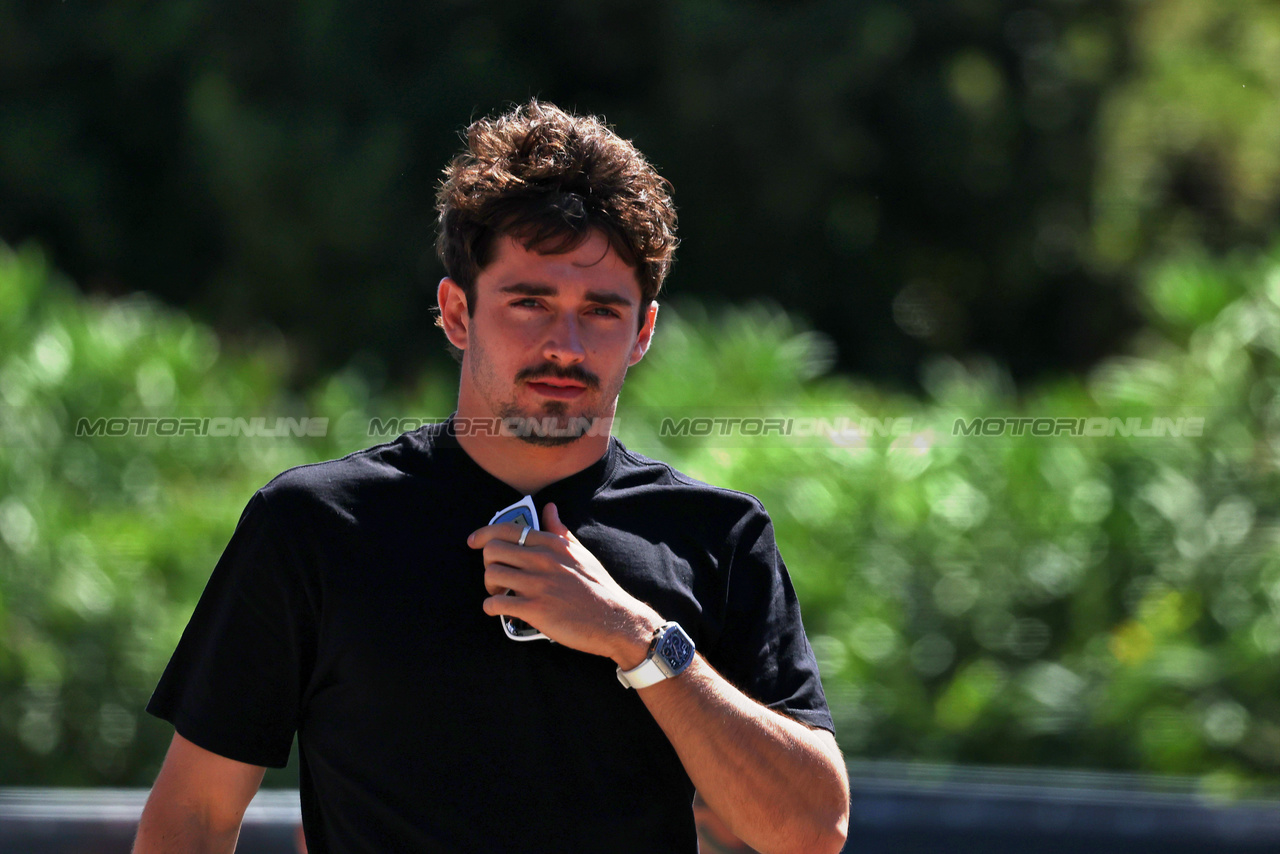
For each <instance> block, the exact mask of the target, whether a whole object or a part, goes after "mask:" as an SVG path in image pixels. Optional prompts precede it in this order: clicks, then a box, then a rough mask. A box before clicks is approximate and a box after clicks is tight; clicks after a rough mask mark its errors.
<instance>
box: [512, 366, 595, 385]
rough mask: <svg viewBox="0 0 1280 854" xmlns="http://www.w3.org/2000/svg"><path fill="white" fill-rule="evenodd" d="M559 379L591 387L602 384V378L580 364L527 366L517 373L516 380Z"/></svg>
mask: <svg viewBox="0 0 1280 854" xmlns="http://www.w3.org/2000/svg"><path fill="white" fill-rule="evenodd" d="M545 379H557V380H570V381H572V382H577V383H582V384H583V385H584V386H586V387H587V388H590V389H594V388H598V387H599V386H600V378H599V377H597V376H596V375H595V374H593V373H590V372H589V371H587V370H586V369H585V368H582V367H581V366H579V365H570V366H569V367H566V368H560V367H557V366H555V365H543V366H542V367H539V368H525V369H524V370H523V371H521V372H520V373H518V374H516V381H517V382H520V381H524V382H537V381H538V380H545Z"/></svg>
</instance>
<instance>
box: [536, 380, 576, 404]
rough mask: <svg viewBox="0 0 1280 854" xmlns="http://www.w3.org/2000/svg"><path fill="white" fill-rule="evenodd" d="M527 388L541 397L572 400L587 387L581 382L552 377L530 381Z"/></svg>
mask: <svg viewBox="0 0 1280 854" xmlns="http://www.w3.org/2000/svg"><path fill="white" fill-rule="evenodd" d="M529 388H531V389H533V390H534V392H536V393H537V394H540V395H542V396H543V397H550V398H553V399H555V400H573V399H574V398H576V397H578V396H579V395H581V394H583V393H585V392H586V390H587V387H586V386H585V385H583V384H582V383H575V382H572V381H570V380H560V379H553V378H548V379H545V380H536V381H531V382H530V383H529Z"/></svg>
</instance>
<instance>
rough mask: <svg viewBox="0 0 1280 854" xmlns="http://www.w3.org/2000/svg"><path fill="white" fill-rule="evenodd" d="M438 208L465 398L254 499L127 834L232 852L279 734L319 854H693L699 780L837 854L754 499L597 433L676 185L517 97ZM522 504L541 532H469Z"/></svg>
mask: <svg viewBox="0 0 1280 854" xmlns="http://www.w3.org/2000/svg"><path fill="white" fill-rule="evenodd" d="M439 208H440V220H441V235H440V240H439V250H440V255H441V258H442V260H443V261H444V264H445V268H446V270H447V272H448V274H449V275H448V277H447V278H445V279H444V280H443V281H441V283H440V286H439V290H438V298H439V308H440V317H439V321H438V322H439V325H440V326H441V327H442V328H443V330H444V332H445V335H446V336H447V338H448V340H449V342H450V344H451V346H452V348H454V350H455V353H456V354H458V355H460V359H461V381H460V385H459V392H458V407H457V411H456V412H455V413H454V415H453V416H451V417H450V419H449V420H448V421H447V422H445V423H443V424H435V425H428V426H427V427H424V428H422V429H421V430H418V431H414V432H413V433H408V434H405V435H403V436H401V437H400V438H399V439H398V440H396V441H395V442H391V443H388V444H386V445H381V446H378V447H375V448H370V449H368V450H366V451H361V452H358V453H355V454H352V455H350V456H348V457H345V458H343V459H342V460H337V461H332V462H328V463H321V464H317V465H311V466H303V467H301V468H298V469H293V470H290V471H288V472H285V473H284V474H283V475H281V476H280V477H278V478H276V479H275V480H273V481H272V482H271V483H270V484H268V485H267V486H266V487H264V488H263V489H262V490H260V491H259V492H258V493H257V494H256V495H255V496H254V497H253V500H252V501H250V503H249V505H248V507H247V508H246V509H245V512H244V515H243V516H242V517H241V520H240V523H239V525H238V526H237V528H236V532H235V534H234V536H233V537H232V540H231V542H230V544H229V545H228V546H227V550H226V552H225V553H224V554H223V557H222V559H221V560H220V561H219V563H218V566H217V568H216V569H215V570H214V573H213V576H212V578H211V579H210V582H209V585H208V587H207V588H206V590H205V593H204V595H203V596H202V598H201V601H200V604H199V605H198V607H197V609H196V611H195V613H194V615H193V616H192V619H191V623H190V625H189V626H188V627H187V630H186V632H185V633H184V635H183V639H182V641H181V643H180V644H179V646H178V649H177V651H176V652H175V653H174V657H173V660H172V661H171V662H170V664H169V667H168V668H167V669H166V672H165V674H164V676H163V678H162V679H161V682H160V684H159V686H158V687H157V689H156V693H155V696H153V698H152V701H151V703H150V705H149V706H148V710H149V711H150V712H152V713H153V714H156V715H158V716H160V717H163V718H165V719H166V720H169V721H171V722H172V723H173V724H174V726H175V728H176V730H177V732H176V733H175V735H174V739H173V743H172V745H171V747H170V749H169V753H168V755H167V757H166V759H165V763H164V766H163V767H162V768H161V771H160V775H159V777H158V778H157V780H156V784H155V786H154V788H153V790H152V794H151V797H150V799H149V800H148V802H147V806H146V810H145V812H144V814H143V817H142V821H141V823H140V826H139V833H138V841H137V845H136V847H135V851H136V852H139V854H150V852H155V851H184V852H189V851H229V850H232V848H233V847H234V844H235V840H236V837H237V834H238V831H239V826H240V822H241V819H242V817H243V813H244V810H245V807H246V806H247V804H248V802H249V800H250V799H251V798H252V796H253V794H254V792H255V791H256V789H257V787H258V784H259V783H260V781H261V779H262V774H263V770H264V767H265V766H274V767H278V766H282V765H284V764H285V762H286V760H287V758H288V754H289V749H290V746H291V743H292V739H293V736H294V733H295V732H296V733H297V738H298V745H299V757H300V773H301V797H302V810H303V823H304V826H305V828H306V838H307V843H308V846H309V848H310V850H311V851H312V852H313V854H319V852H327V851H343V852H346V851H451V852H452V851H458V852H472V851H510V850H520V851H527V852H553V851H555V852H560V851H563V852H585V851H600V852H611V854H613V852H629V851H635V852H668V851H673V852H675V851H679V852H693V851H695V850H696V839H695V833H694V826H693V819H692V811H691V809H690V804H691V801H692V798H693V795H694V790H695V788H696V790H697V793H698V795H699V796H700V798H701V799H703V800H705V802H706V804H707V805H708V806H709V807H710V809H712V810H714V811H715V813H716V814H717V815H718V816H719V817H720V818H721V819H723V821H724V823H725V824H726V825H727V826H728V827H729V828H730V829H731V830H732V831H733V832H734V833H736V834H737V835H739V836H740V837H742V839H743V840H744V841H746V842H747V843H749V844H750V845H752V846H754V847H755V848H756V849H758V850H760V851H762V852H806V854H812V852H834V851H838V850H840V849H841V847H842V845H843V842H844V837H845V833H846V828H847V823H848V797H849V794H848V781H847V779H846V777H845V771H844V767H843V762H842V759H841V756H840V751H839V749H838V748H837V747H836V743H835V739H834V737H833V736H832V734H831V717H830V713H829V712H828V710H827V707H826V702H825V699H824V698H823V695H822V688H821V684H820V682H819V680H818V673H817V667H816V664H815V663H814V659H813V653H812V650H811V649H810V647H809V644H808V642H807V640H806V639H805V636H804V632H803V628H802V627H801V625H800V620H799V609H798V607H797V605H796V602H795V596H794V593H793V591H792V588H791V585H790V581H789V580H788V578H787V574H786V569H785V567H784V566H783V564H782V560H781V558H780V557H779V555H778V552H777V548H776V546H775V544H774V537H773V528H772V525H771V523H770V521H769V518H768V516H767V514H766V513H765V512H764V510H763V508H762V507H761V506H760V504H759V502H758V501H756V500H755V499H754V498H753V497H751V496H749V495H745V494H742V493H737V492H732V491H730V490H725V489H718V488H715V487H711V486H708V485H706V484H701V483H698V482H697V481H693V480H691V479H689V478H687V477H685V476H684V475H682V474H680V473H679V472H676V471H674V470H673V469H671V468H670V467H669V466H666V465H665V464H663V463H660V462H657V461H654V460H649V459H646V458H644V457H641V456H639V455H636V454H633V453H631V452H630V451H628V450H627V449H626V448H624V447H623V446H622V445H621V444H620V443H618V442H617V440H615V439H612V438H611V437H610V434H609V431H608V429H607V428H608V426H609V425H610V424H611V422H612V418H613V415H614V411H615V407H616V405H617V398H618V394H619V391H620V390H621V388H622V384H623V380H624V378H625V376H626V372H627V369H628V368H629V367H630V366H631V365H634V364H635V363H636V362H638V361H639V360H640V359H641V358H642V357H643V356H644V354H645V351H646V350H647V349H648V347H649V344H650V341H651V340H652V336H653V330H654V322H655V319H656V316H657V304H656V302H654V297H655V296H656V294H657V292H658V289H659V288H660V287H661V284H662V280H663V278H664V277H665V275H666V272H667V269H668V267H669V265H670V260H671V255H672V252H673V251H674V248H675V242H676V241H675V235H674V226H675V215H674V209H673V208H672V205H671V201H670V197H669V194H668V193H667V191H666V186H665V182H664V181H663V180H662V179H661V178H660V177H659V176H658V175H657V173H656V172H655V171H654V170H653V169H652V167H651V166H650V165H649V164H648V163H647V162H645V160H644V159H643V157H642V156H641V155H640V154H639V152H637V151H636V150H635V148H634V147H632V146H631V145H630V144H629V143H627V142H625V141H623V140H621V139H619V138H618V137H617V136H616V135H614V134H613V133H612V132H611V131H610V130H608V129H607V128H606V127H605V126H604V125H603V124H602V123H601V122H599V121H598V120H597V119H594V118H583V117H576V116H572V115H569V114H566V113H564V112H562V111H560V110H558V109H556V108H555V107H552V106H550V105H547V104H539V103H537V102H536V101H535V102H531V103H530V104H528V105H526V106H524V107H522V108H519V109H517V110H514V111H512V112H511V113H509V114H507V115H505V116H502V117H499V118H497V119H485V120H481V121H478V122H476V123H475V124H473V125H472V126H471V128H470V129H469V131H468V151H467V152H466V153H464V154H462V155H460V156H459V157H457V158H456V159H455V160H454V161H453V163H452V164H451V165H450V167H449V169H448V170H447V180H446V181H445V182H444V184H443V187H442V189H441V191H440V198H439ZM525 495H528V496H531V497H532V500H533V504H534V506H535V507H536V511H537V513H538V514H539V516H540V525H539V526H538V528H539V529H538V530H533V529H530V528H528V527H521V526H520V525H517V524H515V523H512V522H499V523H496V524H487V523H488V522H489V520H490V519H491V518H492V517H493V516H494V514H495V513H497V512H498V511H499V510H502V509H503V508H505V507H507V506H509V505H512V504H515V503H517V502H518V501H520V500H521V497H522V496H525ZM522 634H526V635H527V634H533V635H534V636H533V638H532V639H526V640H525V641H524V642H516V638H517V637H520V636H521V635H522ZM620 683H621V684H620Z"/></svg>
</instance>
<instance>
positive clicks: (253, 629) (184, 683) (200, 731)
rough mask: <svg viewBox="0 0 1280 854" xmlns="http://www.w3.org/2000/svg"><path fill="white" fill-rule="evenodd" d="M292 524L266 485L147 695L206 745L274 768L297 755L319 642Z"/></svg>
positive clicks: (153, 710)
mask: <svg viewBox="0 0 1280 854" xmlns="http://www.w3.org/2000/svg"><path fill="white" fill-rule="evenodd" d="M288 533H290V532H288V531H287V530H284V527H283V526H282V525H281V523H280V521H279V519H278V517H277V516H276V515H275V514H273V512H272V508H271V507H270V506H269V505H268V501H267V498H266V497H265V496H264V495H263V493H262V492H261V491H259V492H258V493H256V494H255V495H254V496H253V498H252V499H251V500H250V501H249V504H248V506H247V507H245V510H244V513H243V514H242V515H241V517H240V522H239V524H237V525H236V530H235V533H234V534H233V535H232V537H231V541H230V542H229V543H228V544H227V547H226V550H225V551H224V552H223V553H222V557H221V558H220V559H219V561H218V564H217V566H216V567H215V568H214V570H213V574H212V575H211V576H210V578H209V582H208V584H207V585H206V587H205V589H204V593H203V594H201V596H200V601H199V602H198V603H197V605H196V608H195V612H194V613H193V614H192V616H191V620H190V622H189V623H188V624H187V627H186V629H185V631H183V633H182V639H181V640H180V641H179V642H178V646H177V649H176V650H175V651H174V653H173V657H172V658H171V659H170V661H169V665H168V667H166V668H165V671H164V675H163V676H162V677H161V678H160V683H159V685H157V687H156V690H155V693H154V694H152V696H151V701H150V702H149V703H148V704H147V711H148V712H149V713H150V714H152V715H155V716H156V717H159V718H162V719H164V720H167V721H169V722H170V723H172V724H173V725H174V728H175V729H176V730H177V731H178V733H179V734H181V735H182V737H183V738H186V739H187V740H189V741H191V742H193V743H195V744H197V745H199V746H200V747H203V748H205V749H206V750H209V751H212V752H213V753H217V754H219V755H221V756H225V757H227V758H229V759H235V760H238V761H240V762H246V763H249V764H251V765H264V766H269V767H272V768H282V767H284V766H285V764H286V763H287V762H288V760H289V750H290V747H291V746H292V744H293V736H294V733H295V732H296V730H297V727H298V719H299V713H300V707H301V695H302V691H303V689H304V687H305V685H306V684H307V678H308V674H309V672H310V668H311V664H312V662H313V660H314V649H315V641H314V638H315V620H314V612H313V608H312V600H311V597H310V596H309V595H308V592H307V588H306V585H305V583H304V578H303V573H302V572H301V569H302V567H300V566H299V565H298V563H299V562H298V561H297V560H296V559H295V556H294V553H293V552H292V551H291V550H290V549H289V547H288V546H287V545H286V540H285V536H286V535H287V534H288ZM295 533H296V532H295Z"/></svg>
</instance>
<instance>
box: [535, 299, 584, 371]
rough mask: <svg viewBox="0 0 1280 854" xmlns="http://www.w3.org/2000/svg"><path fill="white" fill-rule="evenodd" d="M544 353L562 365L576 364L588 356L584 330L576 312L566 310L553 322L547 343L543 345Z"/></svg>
mask: <svg viewBox="0 0 1280 854" xmlns="http://www.w3.org/2000/svg"><path fill="white" fill-rule="evenodd" d="M542 355H543V357H544V358H545V359H547V360H548V361H551V362H557V363H559V364H562V365H574V364H577V363H578V362H581V361H582V360H583V359H584V358H586V355H587V353H586V350H584V349H583V347H582V330H581V329H580V328H579V326H578V318H577V316H576V315H575V314H573V313H572V312H565V313H564V314H562V315H561V316H560V317H559V318H558V319H557V320H556V322H555V323H554V324H552V326H551V328H550V329H549V330H548V334H547V340H546V343H544V344H543V345H542Z"/></svg>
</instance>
